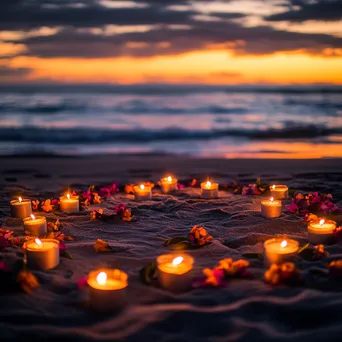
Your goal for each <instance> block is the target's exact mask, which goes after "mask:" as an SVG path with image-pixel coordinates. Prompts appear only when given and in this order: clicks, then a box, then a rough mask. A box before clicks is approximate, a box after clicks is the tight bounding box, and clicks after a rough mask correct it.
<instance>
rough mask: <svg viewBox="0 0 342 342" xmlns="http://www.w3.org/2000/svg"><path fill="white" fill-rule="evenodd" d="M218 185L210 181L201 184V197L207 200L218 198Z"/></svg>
mask: <svg viewBox="0 0 342 342" xmlns="http://www.w3.org/2000/svg"><path fill="white" fill-rule="evenodd" d="M218 187H219V185H218V183H212V182H210V181H206V182H202V183H201V197H202V198H206V199H211V198H218V197H219V193H218Z"/></svg>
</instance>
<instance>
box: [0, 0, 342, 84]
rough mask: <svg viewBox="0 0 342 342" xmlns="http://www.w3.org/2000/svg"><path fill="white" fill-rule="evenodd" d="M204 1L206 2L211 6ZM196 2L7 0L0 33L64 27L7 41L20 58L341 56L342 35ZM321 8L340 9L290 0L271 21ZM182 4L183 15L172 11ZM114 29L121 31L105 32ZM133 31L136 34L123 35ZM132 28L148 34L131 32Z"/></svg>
mask: <svg viewBox="0 0 342 342" xmlns="http://www.w3.org/2000/svg"><path fill="white" fill-rule="evenodd" d="M232 1H233V0H221V1H220V2H221V3H225V4H227V3H230V2H232ZM284 1H285V0H284ZM198 2H203V3H208V1H206V0H199V1H198ZM276 2H277V0H273V1H272V3H273V4H274V3H276ZM278 2H279V1H278ZM215 3H216V2H215ZM281 3H282V4H283V3H284V2H281ZM340 3H341V4H342V1H340ZM119 4H121V7H119V6H118V5H119ZM124 4H126V5H124ZM191 4H193V2H192V1H188V0H163V1H161V0H135V1H132V0H126V1H125V0H122V1H111V0H78V1H77V3H76V4H75V1H72V0H40V1H27V0H1V4H0V30H1V29H3V30H13V32H15V31H17V32H19V31H18V30H35V31H37V32H39V30H40V29H41V28H43V27H49V29H48V30H50V31H51V28H58V30H57V29H56V30H55V31H54V32H50V34H49V35H42V34H41V35H38V34H37V35H36V34H35V35H25V36H24V37H23V38H22V39H13V40H10V39H8V40H6V41H5V42H7V43H8V44H12V45H13V46H17V47H19V46H21V47H22V48H21V50H20V51H19V52H17V55H28V56H37V57H42V58H54V57H70V58H110V57H121V56H131V57H151V56H162V55H177V54H182V53H187V52H192V51H198V50H204V49H215V46H216V48H217V46H220V47H221V48H224V49H226V50H227V51H230V52H232V53H233V54H236V55H248V54H250V55H267V54H273V53H276V52H293V51H301V52H306V53H310V54H320V55H324V56H328V55H329V56H331V57H333V56H338V55H340V54H339V53H337V52H336V51H339V50H338V49H341V48H342V38H341V37H335V36H331V35H328V34H316V33H300V32H289V31H286V30H282V29H276V28H272V27H270V26H267V25H259V26H244V25H243V23H242V22H238V21H237V20H236V19H241V18H243V17H245V16H246V14H243V13H228V12H225V11H224V10H222V12H220V11H219V10H218V9H217V8H220V7H219V6H215V11H214V12H213V11H212V12H208V13H206V14H204V13H203V12H200V11H196V10H195V9H194V8H195V7H194V6H191ZM322 4H323V5H325V6H327V8H328V10H326V11H323V10H322V9H321V12H322V13H321V15H325V16H327V15H328V13H331V14H332V12H334V13H335V12H336V13H337V11H336V9H337V8H339V6H340V4H339V2H338V1H333V0H331V1H328V0H325V1H324V0H321V1H318V2H317V1H316V2H312V1H309V0H288V2H287V6H289V7H288V8H289V10H288V11H287V12H283V13H280V14H275V15H272V16H269V17H267V19H268V20H280V19H275V18H276V16H282V15H285V14H286V13H287V14H289V13H292V12H293V13H294V12H295V13H296V15H298V13H302V12H305V11H306V12H310V11H311V12H310V13H311V15H313V13H316V12H319V11H318V10H317V8H320V7H319V6H322ZM113 5H115V6H113ZM177 6H181V7H182V10H176V9H174V8H175V7H177ZM334 6H335V7H334ZM202 7H203V6H202ZM281 8H282V7H281ZM313 8H316V10H313ZM216 9H217V10H216ZM334 9H335V10H334ZM323 12H324V13H323ZM340 13H342V12H341V11H340V12H339V14H340ZM308 18H309V16H308ZM114 26H115V27H120V28H123V30H113V32H111V31H110V30H109V31H108V30H107V29H108V28H109V27H114ZM129 27H130V28H131V31H129V30H125V28H129ZM134 27H137V28H138V27H140V28H141V27H145V28H146V29H140V30H133V29H132V28H134ZM13 51H14V50H13ZM221 76H223V75H221ZM225 77H228V76H225Z"/></svg>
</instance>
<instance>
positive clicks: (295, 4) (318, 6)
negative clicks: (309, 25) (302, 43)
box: [265, 0, 342, 22]
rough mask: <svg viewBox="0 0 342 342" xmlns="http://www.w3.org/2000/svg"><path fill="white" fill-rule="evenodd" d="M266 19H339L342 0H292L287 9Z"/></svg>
mask: <svg viewBox="0 0 342 342" xmlns="http://www.w3.org/2000/svg"><path fill="white" fill-rule="evenodd" d="M265 19H266V20H269V21H291V22H304V21H307V20H320V21H338V20H341V19H342V0H317V1H314V2H313V1H309V0H291V1H290V6H289V9H288V10H287V11H285V12H282V13H278V14H273V15H270V16H267V17H266V18H265Z"/></svg>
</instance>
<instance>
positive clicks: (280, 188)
mask: <svg viewBox="0 0 342 342" xmlns="http://www.w3.org/2000/svg"><path fill="white" fill-rule="evenodd" d="M270 192H271V196H272V197H273V198H274V199H285V198H288V197H289V188H288V187H287V186H286V185H282V184H276V185H272V186H270Z"/></svg>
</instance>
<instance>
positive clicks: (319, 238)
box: [308, 219, 336, 245]
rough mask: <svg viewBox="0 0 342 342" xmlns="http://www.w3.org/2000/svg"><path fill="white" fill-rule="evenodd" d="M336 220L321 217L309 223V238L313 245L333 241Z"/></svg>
mask: <svg viewBox="0 0 342 342" xmlns="http://www.w3.org/2000/svg"><path fill="white" fill-rule="evenodd" d="M335 229H336V222H335V221H331V220H327V221H326V220H324V219H320V220H317V221H314V222H310V223H309V224H308V240H309V242H310V243H311V244H313V245H318V244H330V243H332V242H333V235H332V234H333V232H334V231H335Z"/></svg>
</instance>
